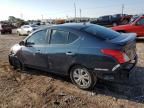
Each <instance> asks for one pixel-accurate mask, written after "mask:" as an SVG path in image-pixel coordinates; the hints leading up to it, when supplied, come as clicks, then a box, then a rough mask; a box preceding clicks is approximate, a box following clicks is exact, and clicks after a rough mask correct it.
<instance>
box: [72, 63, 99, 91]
mask: <svg viewBox="0 0 144 108" xmlns="http://www.w3.org/2000/svg"><path fill="white" fill-rule="evenodd" d="M70 78H71V81H72V82H73V83H74V84H75V85H76V86H77V87H79V88H81V89H83V90H89V89H92V88H93V87H94V85H95V84H96V81H97V78H96V77H95V76H94V75H93V74H92V73H91V72H89V71H88V69H87V68H85V67H83V66H74V67H73V68H72V69H71V71H70Z"/></svg>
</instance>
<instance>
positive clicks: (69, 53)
mask: <svg viewBox="0 0 144 108" xmlns="http://www.w3.org/2000/svg"><path fill="white" fill-rule="evenodd" d="M66 55H69V56H73V55H75V53H73V52H67V53H66Z"/></svg>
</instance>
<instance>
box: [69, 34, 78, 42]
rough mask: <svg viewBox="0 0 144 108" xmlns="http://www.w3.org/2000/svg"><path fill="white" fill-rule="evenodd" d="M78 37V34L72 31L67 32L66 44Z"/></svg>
mask: <svg viewBox="0 0 144 108" xmlns="http://www.w3.org/2000/svg"><path fill="white" fill-rule="evenodd" d="M77 39H78V36H77V35H75V34H74V33H69V36H68V41H67V44H69V43H72V42H74V41H75V40H77Z"/></svg>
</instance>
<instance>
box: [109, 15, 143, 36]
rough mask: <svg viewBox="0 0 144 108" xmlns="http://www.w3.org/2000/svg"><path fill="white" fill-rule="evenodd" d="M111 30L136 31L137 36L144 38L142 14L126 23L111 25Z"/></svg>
mask: <svg viewBox="0 0 144 108" xmlns="http://www.w3.org/2000/svg"><path fill="white" fill-rule="evenodd" d="M112 29H113V30H115V31H117V32H121V33H136V34H137V37H138V38H144V16H141V17H139V18H137V19H136V20H134V21H133V22H131V23H130V24H127V25H121V26H115V27H112Z"/></svg>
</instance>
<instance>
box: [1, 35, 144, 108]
mask: <svg viewBox="0 0 144 108" xmlns="http://www.w3.org/2000/svg"><path fill="white" fill-rule="evenodd" d="M23 38H24V37H19V36H17V35H15V34H13V35H0V108H7V107H8V108H21V107H22V108H23V107H28V108H33V107H34V108H41V107H42V108H48V107H54V108H79V107H83V108H94V107H96V108H143V107H144V104H143V102H144V41H143V40H141V41H138V42H137V53H138V56H139V60H138V64H137V67H136V69H135V70H134V71H133V72H132V73H131V74H130V78H129V80H127V81H125V83H124V82H123V83H122V82H119V83H118V82H110V81H109V82H108V81H107V82H106V81H99V82H98V84H97V85H96V87H95V88H94V90H92V91H84V90H80V89H79V88H77V87H76V86H75V85H73V84H71V82H70V81H69V79H68V78H65V77H60V76H57V75H53V74H50V73H46V72H42V71H37V70H32V69H29V70H27V71H20V70H13V68H12V67H10V66H9V63H8V59H7V56H8V53H9V49H10V47H11V46H12V45H14V44H15V43H17V42H19V41H20V40H22V39H23Z"/></svg>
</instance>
